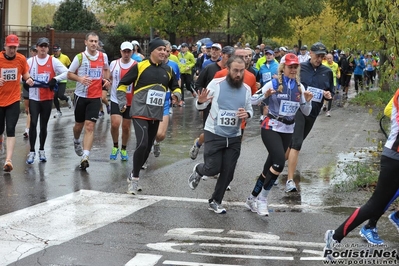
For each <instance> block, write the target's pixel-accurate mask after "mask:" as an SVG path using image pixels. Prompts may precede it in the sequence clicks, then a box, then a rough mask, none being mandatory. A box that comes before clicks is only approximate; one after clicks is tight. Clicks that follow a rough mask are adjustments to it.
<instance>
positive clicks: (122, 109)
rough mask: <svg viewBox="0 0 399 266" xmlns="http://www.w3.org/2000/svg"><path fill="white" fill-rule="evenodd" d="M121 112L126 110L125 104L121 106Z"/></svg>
mask: <svg viewBox="0 0 399 266" xmlns="http://www.w3.org/2000/svg"><path fill="white" fill-rule="evenodd" d="M120 111H121V113H124V112H125V111H126V105H124V106H123V107H122V108H121V110H120Z"/></svg>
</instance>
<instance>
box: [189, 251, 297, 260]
mask: <svg viewBox="0 0 399 266" xmlns="http://www.w3.org/2000/svg"><path fill="white" fill-rule="evenodd" d="M191 254H194V255H202V256H210V257H221V258H238V259H253V260H294V258H293V257H279V256H253V255H236V254H217V253H199V252H198V253H197V252H193V253H191Z"/></svg>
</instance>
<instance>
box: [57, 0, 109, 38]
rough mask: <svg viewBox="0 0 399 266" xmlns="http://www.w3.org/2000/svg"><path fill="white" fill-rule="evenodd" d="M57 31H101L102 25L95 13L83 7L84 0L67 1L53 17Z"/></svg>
mask: <svg viewBox="0 0 399 266" xmlns="http://www.w3.org/2000/svg"><path fill="white" fill-rule="evenodd" d="M53 21H54V23H53V25H54V28H55V29H56V30H64V31H78V30H87V31H89V30H93V31H97V30H100V29H101V24H100V22H99V21H98V20H97V18H96V16H95V15H94V14H93V12H91V11H89V10H88V9H87V7H85V6H84V5H83V2H82V0H66V1H64V2H62V3H61V5H60V7H59V8H58V10H57V11H56V12H55V14H54V17H53Z"/></svg>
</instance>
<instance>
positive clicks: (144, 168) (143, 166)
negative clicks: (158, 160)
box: [141, 159, 148, 170]
mask: <svg viewBox="0 0 399 266" xmlns="http://www.w3.org/2000/svg"><path fill="white" fill-rule="evenodd" d="M147 168H148V159H147V161H145V163H144V164H143V165H142V166H141V169H143V170H146V169H147Z"/></svg>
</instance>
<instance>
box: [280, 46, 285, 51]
mask: <svg viewBox="0 0 399 266" xmlns="http://www.w3.org/2000/svg"><path fill="white" fill-rule="evenodd" d="M279 50H280V51H284V52H287V48H285V47H284V46H281V47H280V49H279Z"/></svg>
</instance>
